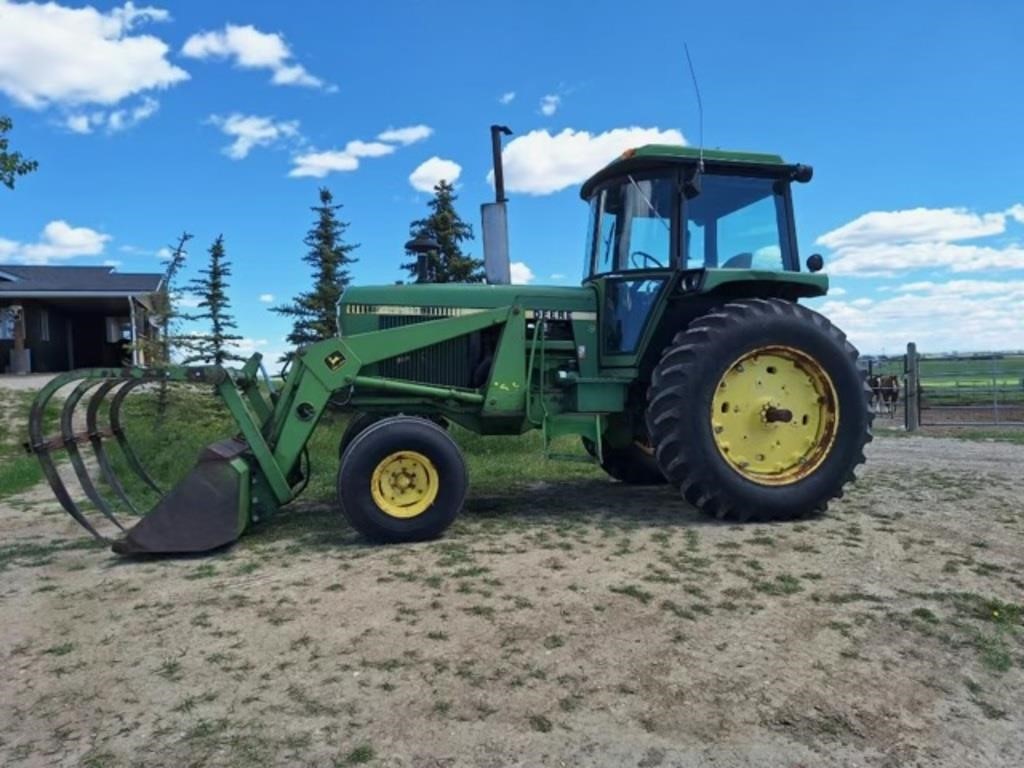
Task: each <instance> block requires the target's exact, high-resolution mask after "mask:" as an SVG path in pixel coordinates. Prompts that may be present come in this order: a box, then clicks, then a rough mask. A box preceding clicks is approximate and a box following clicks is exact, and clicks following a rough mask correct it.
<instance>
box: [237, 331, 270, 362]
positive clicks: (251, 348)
mask: <svg viewBox="0 0 1024 768" xmlns="http://www.w3.org/2000/svg"><path fill="white" fill-rule="evenodd" d="M268 343H269V342H268V341H267V340H266V339H252V338H249V337H248V336H246V337H243V338H241V339H237V340H236V341H233V342H231V344H229V345H228V350H229V351H231V352H232V353H234V354H236V355H240V356H241V357H250V356H251V355H252V353H253V352H260V351H263V349H264V347H266V346H267V344H268Z"/></svg>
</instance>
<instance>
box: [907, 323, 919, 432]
mask: <svg viewBox="0 0 1024 768" xmlns="http://www.w3.org/2000/svg"><path fill="white" fill-rule="evenodd" d="M906 360H907V362H906V371H907V382H906V383H907V395H906V397H905V398H904V401H903V414H904V423H905V425H906V428H907V432H916V431H917V428H918V427H919V426H920V414H921V412H920V410H919V409H920V407H921V403H920V400H919V398H918V394H919V392H920V381H921V377H920V371H919V368H918V361H917V344H915V343H914V342H912V341H911V342H910V343H908V344H907V358H906Z"/></svg>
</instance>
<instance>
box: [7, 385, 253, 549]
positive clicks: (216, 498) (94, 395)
mask: <svg viewBox="0 0 1024 768" xmlns="http://www.w3.org/2000/svg"><path fill="white" fill-rule="evenodd" d="M169 378H170V376H169V375H168V374H166V373H164V372H161V371H149V370H146V369H137V368H136V369H124V370H120V369H90V370H84V371H72V372H71V373H67V374H63V375H61V376H58V377H56V378H55V379H53V380H52V381H51V382H50V383H49V384H48V385H47V386H46V387H44V388H43V389H42V390H41V391H40V393H39V394H38V396H37V397H36V399H35V401H34V402H33V404H32V409H31V412H30V414H29V430H28V431H29V441H28V442H27V443H26V448H27V449H28V450H29V451H30V452H32V453H34V454H35V455H36V457H37V458H38V459H39V463H40V466H41V467H42V470H43V474H44V476H45V478H46V480H47V481H48V482H49V484H50V487H51V488H52V489H53V492H54V495H55V496H56V497H57V500H58V501H59V502H60V504H61V506H62V507H63V508H64V510H65V511H66V512H67V513H68V514H69V515H70V516H71V517H72V518H74V520H75V521H76V522H78V523H79V524H80V525H81V526H82V527H83V528H85V529H86V530H87V531H88V532H89V533H90V534H91V535H92V536H94V537H95V538H96V539H98V540H100V541H102V542H104V543H106V544H109V545H111V548H112V549H113V551H114V552H116V553H118V554H122V555H142V554H184V553H196V552H205V551H209V550H211V549H217V548H219V547H222V546H224V545H226V544H230V543H231V542H233V541H235V540H236V539H237V538H238V537H239V536H240V535H241V534H242V532H243V531H244V530H245V528H246V526H247V524H248V522H249V513H250V501H251V499H250V491H249V489H250V485H251V483H250V480H251V477H250V475H251V470H250V466H249V463H248V461H247V459H246V454H247V452H248V450H249V446H248V445H247V444H246V443H245V441H243V440H241V439H237V438H230V439H227V440H222V441H219V442H216V443H213V444H211V445H209V446H207V447H206V448H204V449H203V450H202V451H201V452H200V454H199V458H198V461H197V462H196V465H195V466H194V467H193V468H192V469H191V470H190V471H189V473H188V474H187V475H186V476H185V477H184V478H183V479H182V480H181V482H179V483H178V484H177V485H176V486H174V487H173V488H171V489H170V490H169V491H168V492H166V493H164V492H162V491H161V489H160V487H159V485H158V484H157V483H156V482H155V481H154V480H153V478H152V477H151V476H150V475H149V474H148V473H147V472H146V470H145V468H144V467H143V465H142V462H141V461H140V460H139V457H138V455H137V454H136V452H135V451H134V449H133V448H132V446H131V443H130V441H129V440H128V436H127V434H126V432H125V429H124V426H123V423H122V418H121V408H122V406H123V405H124V402H125V400H126V398H127V397H128V395H129V394H131V392H132V391H133V390H135V389H136V388H138V387H140V386H141V385H144V384H147V383H150V384H152V383H154V382H159V381H160V380H161V379H169ZM174 380H175V381H182V382H185V383H194V384H211V383H212V384H219V383H223V382H225V381H226V373H225V372H224V370H223V369H221V368H219V367H214V366H211V367H208V368H191V369H181V373H180V374H179V375H178V376H176V378H175V379H174ZM72 385H74V386H73V388H71V390H70V393H69V394H67V396H66V397H65V398H64V401H63V405H62V407H61V410H60V415H59V418H58V425H59V430H60V432H59V434H58V435H56V436H50V437H46V436H45V435H44V433H43V425H44V417H45V415H46V412H47V406H49V405H50V404H51V402H53V401H54V400H55V395H57V393H58V391H59V390H61V389H63V388H65V387H72ZM108 396H110V397H109V399H108ZM83 402H87V405H86V406H85V413H84V427H85V429H84V431H83V430H82V422H83V418H82V417H83V414H82V413H81V412H80V411H78V412H76V409H77V408H78V406H79V404H80V403H83ZM104 416H106V418H105V419H104ZM104 422H105V423H104ZM111 437H113V438H114V439H115V442H116V444H117V446H118V447H119V448H120V450H121V452H122V454H123V456H124V460H125V461H124V464H125V465H127V467H128V468H129V469H131V471H132V472H134V473H135V474H136V475H137V476H138V478H139V480H140V481H141V482H142V484H144V485H145V486H146V487H148V488H149V489H151V490H153V491H154V492H156V493H157V494H159V495H160V500H159V501H158V502H157V503H156V505H155V506H153V508H152V509H151V510H150V511H149V512H147V513H146V514H145V515H143V516H142V517H141V518H139V517H138V515H139V514H140V510H139V508H138V507H137V505H136V504H135V503H134V502H133V500H132V499H131V498H130V496H129V494H128V492H127V490H126V488H125V484H124V483H123V482H122V480H121V478H119V477H118V476H117V474H116V472H115V470H114V464H113V463H112V462H111V456H110V454H109V453H108V449H107V442H105V441H106V440H107V438H111ZM85 445H88V446H90V447H91V449H92V454H91V456H87V455H85V454H84V453H83V450H82V447H83V446H85ZM58 450H62V451H64V452H66V454H67V458H68V462H67V464H65V465H62V466H59V465H58V464H57V462H56V461H55V460H54V455H53V454H54V452H55V451H58ZM62 470H63V474H64V475H65V476H67V475H69V474H73V475H74V477H75V478H76V480H77V482H78V485H79V486H80V487H81V489H82V492H83V493H84V494H85V497H86V500H87V502H88V503H87V504H83V503H81V502H79V501H76V499H75V498H74V497H73V495H72V493H71V491H69V489H68V486H67V485H66V484H65V481H64V478H63V477H62ZM98 478H102V481H103V483H97V479H98ZM101 486H102V487H103V490H104V491H106V490H109V491H110V492H111V493H112V494H113V496H114V497H116V498H115V499H108V498H107V497H105V496H104V494H103V493H101ZM90 508H91V509H92V510H95V511H97V512H99V513H100V515H102V518H105V519H106V521H107V522H106V523H104V522H103V519H101V518H93V519H90V516H89V515H88V514H87V512H88V511H90ZM118 511H123V512H128V513H129V514H131V515H133V516H134V518H133V519H135V520H137V522H135V525H133V526H131V525H130V522H132V520H133V519H129V520H128V521H125V522H127V523H129V524H127V525H126V524H125V522H122V521H121V520H119V519H118V517H117V512H118ZM104 529H106V530H104Z"/></svg>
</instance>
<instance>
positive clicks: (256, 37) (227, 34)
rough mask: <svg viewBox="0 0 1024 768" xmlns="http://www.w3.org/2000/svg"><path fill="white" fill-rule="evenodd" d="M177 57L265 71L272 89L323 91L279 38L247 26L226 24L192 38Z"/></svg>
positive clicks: (318, 82)
mask: <svg viewBox="0 0 1024 768" xmlns="http://www.w3.org/2000/svg"><path fill="white" fill-rule="evenodd" d="M181 53H182V55H184V56H188V57H189V58H193V59H210V58H214V59H231V60H232V61H233V62H234V64H235V66H237V67H241V68H242V69H269V70H270V71H271V72H272V73H273V76H272V77H271V79H270V81H271V82H272V83H273V84H274V85H301V86H307V87H311V88H321V87H324V81H323V80H321V79H320V78H319V77H315V76H314V75H311V74H310V73H309V72H307V71H306V69H305V67H303V66H302V65H301V64H296V63H294V62H292V61H291V59H292V51H291V49H290V48H289V47H288V44H287V43H286V42H285V40H284V38H283V37H282V36H281V35H278V34H275V33H273V32H261V31H260V30H258V29H256V27H254V26H252V25H249V24H247V25H245V26H238V25H235V24H227V25H225V27H224V29H223V30H220V31H213V32H200V33H197V34H194V35H192V36H191V37H190V38H189V39H188V40H186V41H185V45H183V46H182V48H181Z"/></svg>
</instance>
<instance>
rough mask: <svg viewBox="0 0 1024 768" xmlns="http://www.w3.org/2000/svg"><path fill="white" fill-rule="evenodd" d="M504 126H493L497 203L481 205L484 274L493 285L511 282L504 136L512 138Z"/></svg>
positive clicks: (492, 146)
mask: <svg viewBox="0 0 1024 768" xmlns="http://www.w3.org/2000/svg"><path fill="white" fill-rule="evenodd" d="M511 135H512V131H511V130H509V128H508V127H507V126H504V125H492V126H491V154H492V156H493V160H494V202H493V203H484V204H483V205H481V206H480V215H481V217H482V219H483V230H482V231H483V238H484V273H485V274H486V275H487V282H488V283H490V284H492V285H506V284H508V283H510V282H511V275H510V272H509V258H508V209H507V207H506V203H507V202H508V201H507V200H506V199H505V170H504V168H503V167H502V164H501V137H502V136H511Z"/></svg>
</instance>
